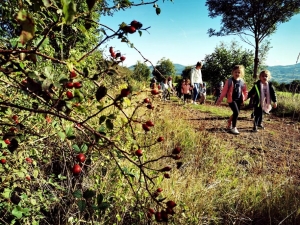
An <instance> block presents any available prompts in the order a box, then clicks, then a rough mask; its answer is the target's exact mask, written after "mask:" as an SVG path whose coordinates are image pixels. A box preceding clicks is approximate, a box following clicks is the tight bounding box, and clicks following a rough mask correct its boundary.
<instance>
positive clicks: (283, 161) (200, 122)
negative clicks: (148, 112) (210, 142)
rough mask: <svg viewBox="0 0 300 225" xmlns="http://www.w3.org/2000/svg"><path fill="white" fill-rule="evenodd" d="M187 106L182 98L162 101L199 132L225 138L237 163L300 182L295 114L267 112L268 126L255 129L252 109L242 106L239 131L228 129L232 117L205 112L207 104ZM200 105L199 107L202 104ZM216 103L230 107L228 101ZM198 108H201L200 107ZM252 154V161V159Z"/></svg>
mask: <svg viewBox="0 0 300 225" xmlns="http://www.w3.org/2000/svg"><path fill="white" fill-rule="evenodd" d="M212 104H213V103H210V102H206V103H205V104H204V105H200V106H193V105H188V106H186V107H185V106H184V105H183V104H182V103H180V102H175V101H169V102H166V103H162V104H161V106H162V107H168V108H170V109H171V110H172V112H174V115H175V114H178V115H179V116H180V117H177V118H182V119H184V120H186V121H188V122H189V123H190V124H191V125H192V127H194V129H195V132H201V131H208V132H210V133H211V134H213V135H214V136H215V137H216V138H218V139H220V140H223V143H224V145H225V146H226V145H227V146H228V148H234V149H235V150H236V152H237V156H238V157H237V163H240V164H243V165H245V166H247V167H249V168H250V169H251V171H252V172H253V173H257V174H261V173H266V174H274V175H275V174H284V175H286V177H287V178H290V179H291V180H293V182H294V183H295V184H300V130H299V128H300V123H299V121H295V120H292V118H282V117H277V116H275V115H273V114H272V113H271V114H270V115H264V121H263V124H264V126H265V129H264V130H259V131H258V132H257V133H254V132H252V128H253V119H251V111H250V110H241V113H240V115H239V119H238V122H237V128H238V130H239V132H240V134H239V135H234V134H231V133H230V132H229V131H228V130H227V129H226V126H227V120H228V117H216V116H214V115H212V114H210V113H205V112H201V111H200V110H201V109H202V111H203V109H205V105H212ZM198 107H199V108H198ZM215 107H228V106H227V105H226V104H224V105H222V106H215ZM197 108H198V109H197ZM249 156H250V157H251V159H252V160H251V161H250V160H248V159H249Z"/></svg>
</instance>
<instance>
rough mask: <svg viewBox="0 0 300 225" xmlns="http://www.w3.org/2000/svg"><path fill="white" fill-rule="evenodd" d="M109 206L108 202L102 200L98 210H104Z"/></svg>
mask: <svg viewBox="0 0 300 225" xmlns="http://www.w3.org/2000/svg"><path fill="white" fill-rule="evenodd" d="M108 208H109V203H108V202H102V203H101V204H100V205H99V209H100V210H103V211H104V210H106V209H108Z"/></svg>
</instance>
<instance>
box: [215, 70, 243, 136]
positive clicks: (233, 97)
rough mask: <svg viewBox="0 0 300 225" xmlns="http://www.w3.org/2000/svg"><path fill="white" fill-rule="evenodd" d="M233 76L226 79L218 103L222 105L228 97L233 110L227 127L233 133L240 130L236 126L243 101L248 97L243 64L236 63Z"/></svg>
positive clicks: (232, 72)
mask: <svg viewBox="0 0 300 225" xmlns="http://www.w3.org/2000/svg"><path fill="white" fill-rule="evenodd" d="M231 74H232V77H231V78H229V79H228V80H226V82H225V85H224V88H223V90H222V93H221V95H220V97H219V98H218V100H217V102H216V104H217V105H220V104H221V102H222V100H223V98H224V97H225V96H226V97H227V102H228V104H229V107H230V108H231V110H232V115H231V116H230V117H229V119H228V126H227V128H228V129H229V130H230V132H231V133H233V134H239V133H240V132H239V131H238V129H237V128H236V124H237V119H238V116H239V113H240V108H241V105H242V103H243V102H244V101H245V100H246V99H247V97H248V91H247V87H246V84H245V83H244V81H243V79H242V78H243V77H244V75H245V68H244V66H243V65H235V66H234V67H233V69H232V71H231Z"/></svg>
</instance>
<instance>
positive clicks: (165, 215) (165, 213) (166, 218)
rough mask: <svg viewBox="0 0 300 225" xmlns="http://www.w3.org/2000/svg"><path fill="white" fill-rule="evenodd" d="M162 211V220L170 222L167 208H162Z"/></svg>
mask: <svg viewBox="0 0 300 225" xmlns="http://www.w3.org/2000/svg"><path fill="white" fill-rule="evenodd" d="M160 213H161V219H162V221H165V222H168V213H167V212H166V211H165V210H162V211H161V212H160Z"/></svg>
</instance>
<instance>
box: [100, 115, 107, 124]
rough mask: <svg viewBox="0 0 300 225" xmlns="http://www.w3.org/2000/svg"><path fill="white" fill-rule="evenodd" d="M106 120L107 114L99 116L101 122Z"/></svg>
mask: <svg viewBox="0 0 300 225" xmlns="http://www.w3.org/2000/svg"><path fill="white" fill-rule="evenodd" d="M105 120H106V116H105V115H103V116H100V118H99V124H101V123H103V122H104V121H105Z"/></svg>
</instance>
